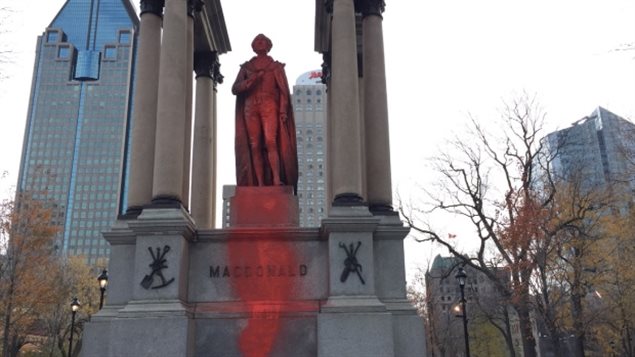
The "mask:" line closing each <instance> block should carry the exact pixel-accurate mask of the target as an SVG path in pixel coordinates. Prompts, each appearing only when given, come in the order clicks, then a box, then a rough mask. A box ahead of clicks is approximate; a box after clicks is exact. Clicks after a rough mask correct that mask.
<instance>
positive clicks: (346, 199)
mask: <svg viewBox="0 0 635 357" xmlns="http://www.w3.org/2000/svg"><path fill="white" fill-rule="evenodd" d="M333 206H334V207H350V206H366V203H365V202H364V199H363V198H362V196H360V195H358V194H356V193H353V192H345V193H340V194H337V195H335V199H334V200H333Z"/></svg>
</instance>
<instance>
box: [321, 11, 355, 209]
mask: <svg viewBox="0 0 635 357" xmlns="http://www.w3.org/2000/svg"><path fill="white" fill-rule="evenodd" d="M353 1H354V0H334V1H333V19H332V30H331V34H337V36H332V38H331V48H332V52H331V86H330V88H329V90H330V91H331V96H330V98H331V101H330V102H329V103H330V106H331V113H330V114H332V116H331V118H330V119H331V120H330V124H331V129H330V132H331V133H332V135H331V138H330V139H331V141H332V142H331V145H330V147H331V149H332V153H331V155H330V158H331V163H330V167H329V170H331V172H332V176H331V177H332V188H333V194H334V196H335V197H334V200H333V205H334V206H358V205H362V204H363V199H362V152H361V135H360V125H359V100H358V99H359V98H358V93H359V90H358V89H359V87H358V78H357V45H356V34H355V8H354V4H353Z"/></svg>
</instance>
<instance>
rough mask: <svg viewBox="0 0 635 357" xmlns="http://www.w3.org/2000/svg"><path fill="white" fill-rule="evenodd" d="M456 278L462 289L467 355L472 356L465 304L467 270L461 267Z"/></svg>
mask: <svg viewBox="0 0 635 357" xmlns="http://www.w3.org/2000/svg"><path fill="white" fill-rule="evenodd" d="M455 277H456V280H458V281H459V288H460V289H461V301H460V302H461V308H462V310H463V313H462V314H461V317H463V336H464V337H465V356H467V357H470V338H469V336H468V334H467V308H466V306H465V303H466V301H465V280H466V278H467V275H466V274H465V270H464V269H463V267H459V271H458V273H456V276H455Z"/></svg>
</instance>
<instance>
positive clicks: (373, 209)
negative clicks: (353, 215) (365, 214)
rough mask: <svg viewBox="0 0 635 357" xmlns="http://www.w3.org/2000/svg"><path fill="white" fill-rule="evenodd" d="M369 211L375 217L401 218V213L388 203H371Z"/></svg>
mask: <svg viewBox="0 0 635 357" xmlns="http://www.w3.org/2000/svg"><path fill="white" fill-rule="evenodd" d="M368 209H369V210H370V213H372V214H373V216H399V212H397V211H395V209H394V208H393V207H392V205H391V204H387V203H371V204H369V205H368Z"/></svg>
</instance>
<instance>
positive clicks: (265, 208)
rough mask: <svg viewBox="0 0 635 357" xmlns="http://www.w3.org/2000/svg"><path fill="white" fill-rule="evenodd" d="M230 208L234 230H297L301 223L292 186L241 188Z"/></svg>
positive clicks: (237, 190)
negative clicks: (261, 228) (280, 228)
mask: <svg viewBox="0 0 635 357" xmlns="http://www.w3.org/2000/svg"><path fill="white" fill-rule="evenodd" d="M229 206H230V210H229V212H230V213H229V217H230V218H229V221H230V226H231V227H237V228H244V227H297V226H298V225H299V221H300V218H299V216H298V199H297V197H295V195H294V194H293V187H291V186H277V187H276V186H265V187H251V186H237V187H236V193H235V195H234V197H232V198H230V200H229Z"/></svg>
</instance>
